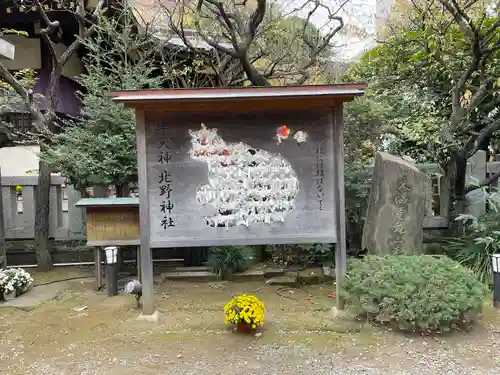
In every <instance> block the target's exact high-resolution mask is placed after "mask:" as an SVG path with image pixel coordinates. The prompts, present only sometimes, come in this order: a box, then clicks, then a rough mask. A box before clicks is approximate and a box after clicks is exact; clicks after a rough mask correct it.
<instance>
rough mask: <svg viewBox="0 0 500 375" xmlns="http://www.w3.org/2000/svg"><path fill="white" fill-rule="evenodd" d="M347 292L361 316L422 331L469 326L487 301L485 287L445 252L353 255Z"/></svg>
mask: <svg viewBox="0 0 500 375" xmlns="http://www.w3.org/2000/svg"><path fill="white" fill-rule="evenodd" d="M347 275H348V276H347V278H346V282H345V287H344V291H343V293H342V294H343V296H344V298H345V301H346V310H347V312H348V313H349V314H351V315H354V316H356V317H358V318H360V319H367V320H368V321H371V322H374V323H378V324H383V325H387V326H390V327H394V328H397V329H400V330H403V331H414V332H421V333H431V332H443V331H449V330H451V329H458V328H460V327H463V326H468V325H469V324H470V323H472V322H473V321H474V319H475V318H476V317H477V314H478V313H479V312H480V311H481V307H482V304H483V299H484V293H485V288H484V285H483V284H482V283H481V282H479V281H478V280H477V279H476V278H475V277H474V276H473V275H471V274H470V272H469V271H468V270H467V269H466V268H464V267H462V266H461V265H460V264H459V263H457V262H456V261H454V260H452V259H450V258H448V257H445V256H439V257H438V256H429V255H420V256H417V255H412V256H404V255H388V256H383V257H379V256H367V257H365V258H364V259H363V260H359V259H351V260H350V262H349V270H348V274H347Z"/></svg>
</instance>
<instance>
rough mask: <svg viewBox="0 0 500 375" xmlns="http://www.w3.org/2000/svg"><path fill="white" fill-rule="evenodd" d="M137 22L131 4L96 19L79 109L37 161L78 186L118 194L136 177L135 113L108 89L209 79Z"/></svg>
mask: <svg viewBox="0 0 500 375" xmlns="http://www.w3.org/2000/svg"><path fill="white" fill-rule="evenodd" d="M142 26H143V28H142V31H141V32H137V23H136V20H135V18H134V15H133V12H132V9H131V8H128V7H123V8H120V9H119V13H116V15H115V16H114V17H112V18H104V17H103V18H100V19H99V20H98V22H97V23H96V25H95V30H96V31H95V37H94V38H92V39H88V40H86V41H85V42H84V45H85V47H86V48H87V51H88V53H87V54H86V56H85V57H84V59H83V62H84V65H85V66H86V73H85V74H83V75H82V76H81V79H80V83H81V85H82V86H83V88H84V93H82V104H83V110H82V113H81V118H80V119H79V121H76V122H73V123H70V124H68V125H69V126H68V127H67V128H66V130H65V132H64V133H63V134H62V135H61V136H60V137H58V138H57V140H56V141H55V142H54V145H53V146H52V147H51V148H50V149H48V150H46V151H45V152H43V153H42V155H41V157H42V160H44V161H45V162H47V163H48V164H49V165H50V166H51V167H53V168H54V169H56V170H58V171H59V172H60V173H61V174H62V175H63V176H65V177H67V178H69V180H70V181H71V183H72V184H74V185H75V186H77V187H78V188H80V189H84V188H86V187H90V186H93V185H98V184H105V185H115V186H116V190H117V194H118V195H126V194H127V189H125V187H126V186H127V185H128V184H129V183H131V182H136V181H137V160H136V147H135V145H136V143H135V114H134V111H133V110H132V109H129V108H126V107H125V106H124V105H122V104H116V103H114V102H113V101H112V100H111V96H110V94H111V92H113V91H117V90H139V89H148V88H149V89H150V88H161V87H165V86H168V87H196V86H198V85H199V86H204V85H207V84H208V85H209V84H210V79H209V78H207V75H206V74H202V73H200V72H201V71H202V70H203V68H204V67H205V65H206V64H205V62H206V61H205V60H203V59H201V58H197V57H196V56H188V57H186V56H185V54H184V55H183V56H182V59H181V58H180V56H178V55H180V53H179V51H177V50H173V49H171V48H170V49H169V48H168V46H167V45H166V44H165V43H162V42H160V40H159V39H158V38H156V37H155V35H153V28H152V27H149V26H148V25H142Z"/></svg>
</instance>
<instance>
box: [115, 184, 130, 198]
mask: <svg viewBox="0 0 500 375" xmlns="http://www.w3.org/2000/svg"><path fill="white" fill-rule="evenodd" d="M115 190H116V197H117V198H124V197H125V198H126V197H128V196H129V195H130V187H129V185H128V184H127V183H126V182H125V183H123V184H117V185H115Z"/></svg>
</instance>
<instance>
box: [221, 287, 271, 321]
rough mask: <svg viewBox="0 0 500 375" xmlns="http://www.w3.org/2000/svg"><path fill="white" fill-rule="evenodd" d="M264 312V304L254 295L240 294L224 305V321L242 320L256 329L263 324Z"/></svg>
mask: <svg viewBox="0 0 500 375" xmlns="http://www.w3.org/2000/svg"><path fill="white" fill-rule="evenodd" d="M265 312H266V308H265V305H264V304H263V303H262V302H261V301H260V300H259V299H258V298H257V297H256V296H253V295H249V294H241V295H238V296H236V297H234V298H233V299H231V300H230V301H229V302H228V303H227V304H226V305H225V306H224V315H225V317H224V322H225V323H226V324H230V323H231V324H238V323H242V322H244V323H246V324H249V325H250V326H251V327H252V328H253V329H256V328H258V327H260V326H262V325H263V324H264V314H265Z"/></svg>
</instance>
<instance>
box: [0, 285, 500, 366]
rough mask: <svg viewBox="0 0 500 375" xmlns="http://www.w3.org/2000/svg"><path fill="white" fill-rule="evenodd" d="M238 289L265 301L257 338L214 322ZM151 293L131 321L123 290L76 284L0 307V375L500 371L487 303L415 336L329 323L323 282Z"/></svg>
mask: <svg viewBox="0 0 500 375" xmlns="http://www.w3.org/2000/svg"><path fill="white" fill-rule="evenodd" d="M236 292H254V293H258V295H259V297H260V298H261V299H262V300H263V301H265V303H266V305H267V306H268V310H269V313H268V314H267V315H266V325H265V327H264V330H263V331H262V333H261V335H259V336H258V337H255V336H252V335H238V334H234V333H232V332H231V331H230V330H228V329H227V328H226V327H225V326H224V324H223V323H222V322H221V321H222V317H221V309H222V307H221V306H223V305H224V302H225V301H227V299H228V298H229V297H230V296H231V295H234V293H236ZM157 293H158V296H159V297H158V301H157V305H158V309H159V311H160V312H161V314H160V320H159V322H157V323H148V322H143V321H138V320H137V316H138V311H137V310H136V309H135V308H134V307H133V306H134V301H133V299H131V298H130V296H118V297H114V298H106V296H105V295H103V294H99V293H97V294H96V293H93V292H91V291H90V290H89V288H88V286H86V285H85V284H81V283H78V284H75V285H72V287H71V288H70V290H67V291H66V292H65V294H64V295H62V296H60V297H59V298H58V299H57V300H54V301H51V302H49V303H45V304H43V305H42V306H41V307H39V308H37V309H35V310H32V311H20V310H8V309H3V310H0V375H4V374H5V375H149V374H151V375H153V374H154V375H158V374H161V375H166V374H172V375H189V374H202V375H205V374H206V375H212V374H214V375H215V374H224V375H226V374H227V375H229V374H231V375H238V374H245V375H248V374H256V375H272V374H282V375H288V374H290V375H301V374H308V375H309V374H315V375H323V374H324V375H327V374H330V375H336V374H339V375H340V374H342V375H378V374H383V375H392V374H394V375H410V374H411V375H413V374H414V375H427V374H429V375H476V374H477V375H479V374H481V375H499V374H500V312H499V311H498V310H493V309H492V308H489V307H488V308H486V309H485V316H484V317H483V319H482V320H481V321H480V322H479V324H478V325H477V326H476V327H475V328H474V330H472V331H471V332H458V333H453V334H452V335H448V336H439V337H426V338H421V337H417V336H416V337H409V336H404V335H402V334H395V333H393V332H390V331H385V330H380V329H376V328H374V327H371V326H367V325H362V324H360V323H356V322H354V323H353V322H352V321H351V322H338V323H334V322H332V319H331V316H330V315H329V314H330V313H329V309H330V307H331V306H332V300H331V299H330V298H329V297H328V295H329V293H331V291H330V290H329V288H328V287H321V286H318V287H311V288H309V289H307V290H302V291H299V290H296V291H295V292H294V293H290V296H291V297H293V298H291V297H290V298H281V297H279V296H278V295H277V294H276V290H275V289H273V288H272V287H268V286H264V287H263V286H262V283H254V284H251V283H244V284H243V283H239V284H238V283H233V284H231V283H229V284H224V285H222V286H220V287H217V288H214V286H213V285H204V284H200V285H195V284H192V283H186V284H182V283H173V284H169V285H168V287H166V286H165V287H163V286H159V287H158V291H157ZM207 327H210V328H211V329H210V330H208V329H207Z"/></svg>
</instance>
